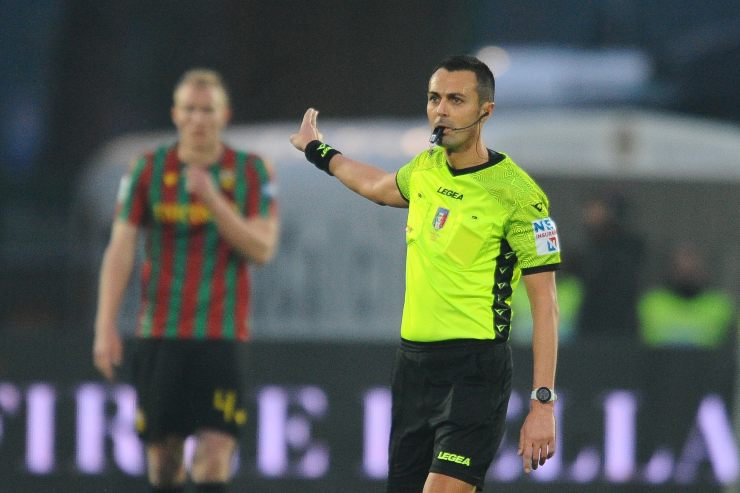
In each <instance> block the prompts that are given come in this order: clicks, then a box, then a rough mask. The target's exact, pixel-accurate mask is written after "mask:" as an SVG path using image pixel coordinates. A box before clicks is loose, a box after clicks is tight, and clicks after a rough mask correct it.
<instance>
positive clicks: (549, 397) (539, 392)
mask: <svg viewBox="0 0 740 493" xmlns="http://www.w3.org/2000/svg"><path fill="white" fill-rule="evenodd" d="M529 398H530V399H532V400H533V401H534V400H537V401H540V402H542V403H543V404H544V403H546V402H553V401H556V400H557V398H558V396H557V394H555V390H554V389H549V388H547V387H540V388H538V389H535V390H533V391H532V394H531V395H530V396H529Z"/></svg>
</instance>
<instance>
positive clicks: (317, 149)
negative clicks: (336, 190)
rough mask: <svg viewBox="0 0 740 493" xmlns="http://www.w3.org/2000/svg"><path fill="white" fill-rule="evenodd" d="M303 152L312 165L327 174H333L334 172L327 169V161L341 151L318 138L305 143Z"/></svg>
mask: <svg viewBox="0 0 740 493" xmlns="http://www.w3.org/2000/svg"><path fill="white" fill-rule="evenodd" d="M303 153H304V155H305V156H306V159H307V160H308V162H310V163H313V164H314V166H316V167H317V168H319V169H320V170H321V171H324V172H325V173H327V174H328V175H330V176H334V174H333V173H332V172H331V170H330V169H329V162H330V161H331V158H333V157H334V156H336V155H337V154H341V152H339V151H338V150H336V149H334V148H333V147H332V146H330V145H328V144H325V143H323V142H321V141H320V140H312V141H311V142H309V143H308V144H306V148H305V149H304V151H303Z"/></svg>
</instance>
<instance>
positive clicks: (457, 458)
mask: <svg viewBox="0 0 740 493" xmlns="http://www.w3.org/2000/svg"><path fill="white" fill-rule="evenodd" d="M437 459H439V460H446V461H448V462H454V463H456V464H462V465H463V466H468V467H469V466H470V457H465V456H463V455H457V454H451V453H449V452H440V453H439V454H437Z"/></svg>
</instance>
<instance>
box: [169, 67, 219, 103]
mask: <svg viewBox="0 0 740 493" xmlns="http://www.w3.org/2000/svg"><path fill="white" fill-rule="evenodd" d="M186 84H192V85H194V86H196V87H216V88H218V89H221V91H222V92H223V94H224V103H226V106H227V107H228V106H229V105H230V104H229V103H230V98H229V91H228V89H227V88H226V84H224V80H223V77H221V74H220V73H218V72H216V71H215V70H212V69H209V68H194V69H190V70H188V71H187V72H185V73H184V74H183V75H182V77H180V80H179V81H177V84H176V85H175V90H174V91H173V92H172V99H173V101H174V99H175V95H176V94H177V91H178V90H179V89H180V88H181V87H182V86H184V85H186Z"/></svg>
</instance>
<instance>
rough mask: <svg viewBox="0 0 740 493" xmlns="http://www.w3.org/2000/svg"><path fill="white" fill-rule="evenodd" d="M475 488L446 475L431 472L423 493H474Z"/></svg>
mask: <svg viewBox="0 0 740 493" xmlns="http://www.w3.org/2000/svg"><path fill="white" fill-rule="evenodd" d="M474 492H475V486H473V485H472V484H470V483H466V482H465V481H460V480H459V479H455V478H453V477H450V476H445V475H444V474H438V473H436V472H430V473H429V476H427V480H426V482H425V483H424V491H423V492H422V493H474Z"/></svg>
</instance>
